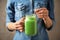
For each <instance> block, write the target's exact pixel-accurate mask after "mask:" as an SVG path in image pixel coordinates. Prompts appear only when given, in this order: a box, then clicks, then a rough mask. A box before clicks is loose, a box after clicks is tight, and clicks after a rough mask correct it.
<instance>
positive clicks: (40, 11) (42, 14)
mask: <svg viewBox="0 0 60 40" xmlns="http://www.w3.org/2000/svg"><path fill="white" fill-rule="evenodd" d="M34 12H35V13H36V15H37V16H38V18H43V17H45V16H47V15H48V10H47V9H46V8H39V9H35V10H34Z"/></svg>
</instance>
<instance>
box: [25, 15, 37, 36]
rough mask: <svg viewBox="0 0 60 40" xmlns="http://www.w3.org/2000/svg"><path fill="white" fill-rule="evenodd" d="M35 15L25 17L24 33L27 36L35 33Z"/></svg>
mask: <svg viewBox="0 0 60 40" xmlns="http://www.w3.org/2000/svg"><path fill="white" fill-rule="evenodd" d="M36 23H37V22H36V16H35V15H27V16H26V19H25V34H26V35H29V36H34V35H36V33H37V24H36Z"/></svg>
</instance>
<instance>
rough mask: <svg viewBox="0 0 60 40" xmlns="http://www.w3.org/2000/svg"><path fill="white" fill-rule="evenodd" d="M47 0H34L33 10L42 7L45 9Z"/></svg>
mask: <svg viewBox="0 0 60 40" xmlns="http://www.w3.org/2000/svg"><path fill="white" fill-rule="evenodd" d="M47 3H48V1H47V0H36V1H35V5H34V6H35V8H42V7H47Z"/></svg>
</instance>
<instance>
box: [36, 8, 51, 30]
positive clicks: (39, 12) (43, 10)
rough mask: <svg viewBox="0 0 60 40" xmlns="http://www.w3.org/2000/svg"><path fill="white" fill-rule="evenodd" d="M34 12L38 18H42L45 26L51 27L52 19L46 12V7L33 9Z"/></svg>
mask: <svg viewBox="0 0 60 40" xmlns="http://www.w3.org/2000/svg"><path fill="white" fill-rule="evenodd" d="M35 13H36V15H37V17H38V18H41V19H43V21H44V23H45V25H46V28H48V29H49V28H51V26H52V20H51V19H50V17H49V14H48V10H47V9H46V8H39V9H35Z"/></svg>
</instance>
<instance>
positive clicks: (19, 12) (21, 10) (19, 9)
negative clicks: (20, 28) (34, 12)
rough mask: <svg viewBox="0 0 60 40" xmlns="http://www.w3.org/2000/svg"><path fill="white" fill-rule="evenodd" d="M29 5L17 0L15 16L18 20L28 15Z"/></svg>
mask: <svg viewBox="0 0 60 40" xmlns="http://www.w3.org/2000/svg"><path fill="white" fill-rule="evenodd" d="M28 7H29V5H28V4H26V3H22V2H16V4H15V11H16V13H15V18H16V19H17V20H19V19H20V18H22V17H23V16H25V15H26V12H27V11H29V8H28Z"/></svg>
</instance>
